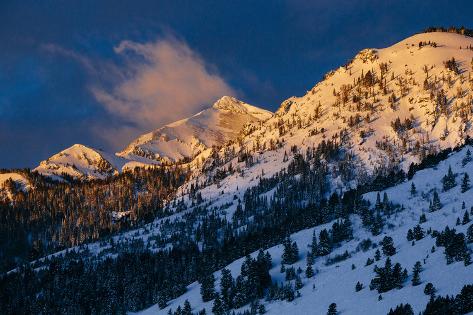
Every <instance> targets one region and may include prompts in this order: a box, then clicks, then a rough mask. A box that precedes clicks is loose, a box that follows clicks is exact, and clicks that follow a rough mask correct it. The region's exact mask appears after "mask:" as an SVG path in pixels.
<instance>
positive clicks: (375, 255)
mask: <svg viewBox="0 0 473 315" xmlns="http://www.w3.org/2000/svg"><path fill="white" fill-rule="evenodd" d="M380 259H381V253H380V251H379V249H377V250H376V252H374V260H376V261H378V260H380Z"/></svg>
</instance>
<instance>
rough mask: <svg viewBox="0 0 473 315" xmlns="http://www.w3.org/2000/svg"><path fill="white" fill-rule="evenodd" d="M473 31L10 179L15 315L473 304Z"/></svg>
mask: <svg viewBox="0 0 473 315" xmlns="http://www.w3.org/2000/svg"><path fill="white" fill-rule="evenodd" d="M472 36H473V32H472V31H470V30H467V29H464V28H450V29H443V28H429V29H427V30H426V31H425V32H422V33H418V34H415V35H413V36H411V37H408V38H406V39H404V40H402V41H400V42H398V43H396V44H394V45H392V46H390V47H387V48H376V49H374V48H370V49H364V50H362V51H360V52H359V53H358V54H357V55H356V56H354V58H353V59H352V60H350V61H349V62H348V63H346V64H345V65H343V66H341V67H339V68H338V69H335V70H333V71H331V72H329V73H327V74H326V75H325V76H324V78H323V79H322V81H320V82H318V83H317V84H316V85H315V86H313V87H312V88H310V89H309V90H308V91H307V93H306V94H305V95H303V96H300V97H291V98H289V99H287V100H285V101H284V102H283V103H282V104H281V106H280V107H279V109H278V110H277V111H276V112H275V113H274V114H273V113H271V112H268V111H266V110H263V109H259V108H257V107H255V106H251V105H249V104H246V103H244V102H242V101H239V100H237V99H235V98H233V97H228V96H224V97H222V98H221V99H220V100H218V101H217V102H216V103H215V104H213V105H212V106H211V107H209V108H207V109H204V110H203V111H201V112H199V113H197V114H195V115H194V116H191V117H188V118H185V119H182V120H179V121H176V122H174V123H171V124H167V125H165V126H162V127H159V128H158V129H156V130H154V131H152V132H150V133H147V134H144V135H142V136H140V137H138V138H137V139H136V140H134V141H133V142H132V143H130V144H129V145H128V146H127V147H126V148H125V149H124V150H122V151H121V152H118V153H116V154H110V153H106V152H103V151H101V150H97V149H92V148H89V147H86V146H84V145H77V144H76V145H74V146H72V147H70V148H68V149H66V150H64V151H62V152H60V153H58V154H56V155H54V156H52V157H51V158H49V159H48V160H46V161H43V162H41V164H40V165H39V166H38V167H37V168H36V169H34V170H33V171H30V170H27V169H24V170H2V171H1V172H0V213H1V214H2V215H1V220H0V272H1V274H2V275H1V277H0V309H2V312H3V313H5V314H18V313H25V314H27V313H28V314H29V313H34V314H43V313H60V314H125V313H133V314H135V313H136V314H171V315H190V314H216V315H224V314H245V315H246V314H330V315H334V314H389V315H410V314H411V315H413V314H424V315H430V314H468V313H472V312H473V264H472V261H471V252H472V250H473V221H472V220H473V194H472V191H473V188H472V184H471V180H470V177H471V176H473V157H472V151H473V141H472V140H471V138H472V137H473V37H472Z"/></svg>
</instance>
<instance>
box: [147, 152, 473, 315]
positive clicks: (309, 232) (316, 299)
mask: <svg viewBox="0 0 473 315" xmlns="http://www.w3.org/2000/svg"><path fill="white" fill-rule="evenodd" d="M467 150H470V151H472V150H473V148H472V147H469V146H468V147H466V148H464V149H463V150H462V151H460V152H458V153H455V154H453V155H452V156H451V157H449V158H448V159H447V160H445V161H442V162H441V163H440V164H439V165H438V166H436V167H434V168H429V169H425V170H422V171H419V172H418V173H417V174H416V175H415V176H414V177H413V179H412V180H409V181H406V182H404V183H402V184H400V185H398V186H395V187H392V188H389V189H387V190H386V191H381V192H379V193H380V195H381V196H383V194H384V193H386V194H387V196H388V200H389V203H392V204H398V205H401V206H402V207H401V208H400V209H397V210H396V211H394V212H392V213H389V214H386V213H384V214H383V219H384V220H385V223H384V228H383V231H382V233H381V234H379V235H376V236H373V235H372V233H370V231H369V230H368V229H367V228H366V227H365V226H363V223H362V219H361V218H360V215H352V216H351V217H350V220H351V221H352V229H353V238H352V239H351V240H349V241H345V242H342V243H341V245H340V246H339V247H336V246H335V247H334V249H333V251H332V252H331V253H330V254H329V255H326V256H320V257H316V258H315V260H314V264H313V265H312V268H313V270H314V271H315V275H314V276H312V277H307V276H306V275H305V271H306V268H307V253H308V252H310V251H311V247H310V244H311V242H312V237H313V233H314V232H315V235H317V236H318V235H319V234H320V231H322V230H323V229H330V227H331V226H332V224H333V223H334V222H330V223H329V224H324V225H320V226H317V227H315V228H311V229H306V230H303V231H301V232H298V233H295V234H293V235H291V240H292V241H295V242H296V243H297V246H298V248H299V251H300V254H299V256H298V259H297V262H296V263H294V264H292V266H293V267H294V268H295V269H296V270H297V269H298V268H301V269H302V271H303V273H302V274H301V275H300V277H301V280H302V285H303V286H302V288H301V289H299V290H298V291H299V293H300V295H301V296H300V297H297V296H296V297H295V299H294V300H293V301H291V302H288V301H270V302H267V301H264V300H261V301H260V303H262V304H264V306H265V310H266V312H267V314H288V313H291V314H308V313H311V314H325V313H326V312H327V309H328V307H329V304H331V303H336V304H337V310H338V311H339V312H340V314H387V313H388V312H389V310H390V308H394V307H395V306H396V305H398V304H401V303H409V304H410V305H411V306H412V308H413V310H414V313H415V314H417V313H418V312H419V311H422V310H424V308H425V306H426V304H427V302H428V301H429V298H430V297H429V296H428V295H427V294H425V293H424V288H425V286H426V284H427V283H429V282H430V283H432V284H433V285H434V287H435V288H436V294H437V295H442V296H445V295H447V294H448V295H456V294H458V293H459V292H460V290H461V288H462V287H463V286H464V285H466V284H472V283H473V276H472V274H473V269H472V268H473V265H472V264H469V265H468V266H465V263H464V261H463V260H462V259H460V260H459V261H453V262H452V263H447V259H446V254H445V248H444V247H441V246H438V245H436V239H435V238H434V237H433V234H434V232H432V231H438V232H442V231H443V230H444V229H445V228H446V227H447V226H448V227H450V228H454V229H455V230H456V231H457V233H464V235H468V236H469V237H471V240H470V242H473V228H472V223H471V222H470V221H468V220H465V219H464V217H465V213H468V214H469V215H468V216H470V217H471V215H473V213H472V212H471V211H470V208H472V209H473V195H472V194H471V192H470V191H471V190H470V188H469V186H468V187H466V188H467V189H468V190H466V191H464V192H463V190H464V189H466V188H462V187H463V186H462V182H463V181H462V178H464V176H465V175H464V174H469V176H470V177H471V176H473V162H471V157H470V158H469V159H468V158H465V157H467ZM449 167H451V169H452V171H453V174H454V176H455V178H456V179H455V182H456V186H454V187H453V188H451V189H449V190H448V191H443V185H442V178H443V177H444V176H445V175H447V174H448V168H449ZM412 184H414V186H415V187H416V189H415V192H413V190H412ZM434 191H437V192H438V194H439V198H440V201H441V208H440V209H439V210H435V211H433V212H432V210H429V208H430V207H429V204H430V203H431V202H432V199H433V194H434ZM376 196H377V192H372V193H368V194H366V195H365V196H364V197H365V199H367V200H369V201H370V202H371V204H372V205H375V204H376V199H377V198H376ZM381 199H382V198H381ZM422 215H425V218H426V221H425V222H422V221H419V220H420V218H421V216H422ZM457 220H459V222H460V223H459V225H458V223H457ZM419 223H420V225H419V226H420V227H421V230H422V237H420V236H419V239H418V240H412V239H411V240H408V239H407V235H408V231H409V229H411V230H412V229H414V227H415V226H417V225H418V224H419ZM468 227H470V228H469V229H470V230H471V231H470V232H467V229H468ZM385 236H389V237H392V239H393V242H394V246H395V248H396V253H395V254H394V255H392V256H390V259H391V260H392V264H393V265H394V264H395V263H400V264H401V266H402V268H406V269H407V271H408V278H407V279H406V280H405V281H404V282H403V284H402V288H396V289H392V290H389V291H387V292H385V293H381V294H380V293H379V292H378V291H377V290H370V288H369V285H370V281H371V279H373V278H374V277H375V272H374V271H373V268H374V266H375V265H377V266H378V267H383V266H384V264H385V261H386V258H387V257H388V256H386V255H385V254H383V251H382V248H381V246H379V245H380V244H381V243H382V240H383V238H384V237H385ZM367 239H369V240H370V242H367V241H365V240H367ZM319 241H320V240H319ZM363 241H364V242H365V243H368V245H367V248H363ZM365 246H366V245H365ZM468 247H469V249H468V250H469V251H471V250H472V249H473V247H472V245H471V243H470V244H469V245H468ZM432 248H434V251H432ZM377 250H379V251H380V252H381V258H380V259H379V260H376V258H375V256H376V251H377ZM268 252H269V253H270V255H271V257H272V262H273V264H272V267H271V270H270V274H271V278H272V281H278V282H281V283H284V282H289V283H291V285H292V286H294V281H286V280H285V273H281V256H282V254H283V246H282V245H279V246H275V247H271V248H269V249H268ZM345 252H347V253H348V255H347V257H343V254H344V253H345ZM256 255H257V253H254V254H253V255H252V256H253V257H254V258H255V257H256ZM337 255H338V257H339V258H340V257H342V258H340V260H341V261H336V262H333V263H330V262H329V261H330V258H332V259H333V258H335V257H337ZM368 259H373V263H372V264H370V265H368V266H367V265H366V262H367V260H368ZM243 261H244V258H241V259H239V260H237V261H235V262H233V263H231V264H230V265H228V266H227V267H226V268H227V269H229V270H230V271H231V272H232V276H233V278H236V277H237V276H238V275H239V274H240V269H241V266H242V263H243ZM417 261H420V262H421V266H422V268H421V269H422V271H421V273H420V284H416V285H413V283H412V278H413V274H412V270H413V266H414V264H415V263H416V262H417ZM289 267H290V265H286V270H287V268H289ZM215 279H216V281H215V284H216V288H217V291H218V287H219V283H220V279H221V272H216V273H215ZM357 282H360V283H361V284H362V289H361V290H360V291H359V292H357V291H356V290H355V285H356V284H357ZM199 292H200V284H199V283H193V284H191V285H190V286H189V287H188V291H187V292H186V293H185V294H183V295H182V296H181V297H179V298H177V299H175V300H172V301H171V302H170V303H169V305H168V306H167V307H165V308H163V309H160V308H159V306H158V305H155V306H153V307H151V308H149V309H147V310H145V311H143V312H140V314H168V311H169V309H172V310H173V311H175V310H176V309H177V307H178V306H181V308H183V307H184V302H185V300H188V301H189V302H190V304H191V306H192V307H193V309H192V311H193V312H198V311H200V310H201V309H203V308H205V309H206V311H207V314H212V308H213V305H214V301H210V302H207V303H203V301H202V298H201V295H200V293H199ZM380 296H381V297H382V299H381V300H379V297H380ZM248 308H249V306H248V305H247V306H246V307H244V308H242V309H239V310H238V311H243V310H245V309H248Z"/></svg>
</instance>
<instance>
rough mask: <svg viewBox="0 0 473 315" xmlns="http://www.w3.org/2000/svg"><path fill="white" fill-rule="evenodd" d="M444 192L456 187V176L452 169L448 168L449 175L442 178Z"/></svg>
mask: <svg viewBox="0 0 473 315" xmlns="http://www.w3.org/2000/svg"><path fill="white" fill-rule="evenodd" d="M442 184H443V190H444V191H447V190H450V189H451V188H453V187H455V186H456V182H455V175H454V174H453V172H452V167H451V166H449V167H448V172H447V174H446V175H445V176H444V177H443V178H442Z"/></svg>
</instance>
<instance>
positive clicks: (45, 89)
mask: <svg viewBox="0 0 473 315" xmlns="http://www.w3.org/2000/svg"><path fill="white" fill-rule="evenodd" d="M472 12H473V2H472V1H412V0H411V1H399V0H398V1H254V0H253V1H179V0H173V1H156V0H149V1H137V0H135V1H121V0H111V1H97V0H92V1H88V0H82V1H48V0H42V1H36V0H34V1H27V0H23V1H16V0H12V1H9V0H3V1H0V168H13V167H32V166H34V165H36V164H37V163H38V162H39V161H40V160H42V159H45V158H47V157H48V156H50V155H51V154H53V153H55V152H57V151H59V150H61V149H63V148H65V147H67V146H70V145H72V144H74V143H83V144H86V145H91V146H94V147H99V148H104V149H107V150H117V149H118V148H120V147H121V146H123V145H125V144H126V143H127V142H128V141H129V140H130V139H131V138H132V137H133V136H135V135H137V134H139V133H141V132H145V131H149V130H148V129H152V128H155V127H158V126H157V125H156V126H154V125H153V124H156V123H158V122H163V123H164V122H168V121H170V120H173V119H178V118H181V117H180V116H182V115H183V114H184V113H185V114H189V113H190V112H196V111H198V110H199V109H201V108H202V106H203V105H204V103H206V102H212V101H214V100H215V98H216V95H218V94H219V93H221V92H222V93H227V94H234V95H235V96H237V97H239V98H240V99H242V100H244V101H246V102H248V103H250V104H254V105H258V106H262V107H265V108H268V109H270V110H275V109H277V107H278V106H279V104H280V103H281V102H282V101H283V100H284V99H286V98H288V97H290V96H292V95H302V94H304V93H305V91H306V90H308V89H310V88H311V87H312V86H313V85H314V84H315V83H316V82H317V81H319V80H320V78H321V77H322V75H323V74H324V73H325V72H327V71H328V70H330V69H333V68H336V67H338V66H339V65H341V64H343V63H345V62H346V61H347V60H349V59H350V58H351V57H353V55H354V54H356V53H357V52H358V51H359V50H360V49H363V48H366V47H384V46H387V45H390V44H392V43H394V42H396V41H398V40H401V39H402V38H404V37H406V36H409V35H411V34H413V33H415V32H418V31H420V30H422V29H424V28H425V27H427V26H429V25H441V26H450V25H456V26H461V25H465V26H466V27H470V28H471V27H473V18H472V15H471V13H472ZM124 41H129V42H128V44H123V42H124ZM120 43H122V44H123V45H122V46H123V47H124V49H120V48H118V47H119V46H120ZM141 44H142V45H141ZM174 53H176V54H178V53H179V54H181V55H182V56H183V57H182V58H174V57H172V56H171V57H170V55H173V54H174ZM167 62H169V64H170V65H167V64H166V63H167ZM181 65H182V66H181ZM187 70H189V71H187ZM188 72H189V73H190V74H189V73H188ZM176 73H177V74H176ZM161 75H162V77H163V81H165V82H164V83H163V84H164V86H163V87H162V86H158V88H157V90H158V93H155V94H156V95H154V94H153V95H152V96H150V97H147V96H146V97H143V96H142V94H143V93H145V94H146V91H148V90H149V89H148V90H147V89H146V88H147V87H148V88H149V85H147V83H146V82H148V81H149V80H151V79H152V78H161ZM143 78H146V79H147V80H148V81H146V80H145V79H143ZM142 79H143V80H142ZM197 79H198V80H200V81H199V82H201V84H202V85H204V86H200V87H198V88H195V84H194V83H193V80H197ZM145 81H146V82H145ZM155 81H156V80H155ZM157 81H159V80H157ZM157 81H156V82H157ZM153 82H154V81H153ZM174 82H179V84H174ZM156 84H158V83H156ZM159 84H161V83H159ZM166 84H167V85H168V86H166ZM173 84H174V86H175V85H179V86H178V87H176V88H175V89H173V88H172V87H173ZM206 84H207V85H210V86H211V87H210V88H209V89H206V87H205V85H206ZM169 85H171V86H169ZM136 87H138V88H139V89H138V91H139V93H138V94H139V95H136V93H135V94H134V91H135V90H136V89H135V88H136ZM151 88H153V86H152V85H151ZM184 90H185V91H184ZM97 91H98V92H97ZM201 91H202V93H201ZM99 92H103V93H99ZM162 93H166V96H162V95H161V94H162ZM173 93H177V94H176V95H175V96H176V99H179V100H177V101H176V103H175V104H170V103H171V101H170V99H173V97H174V94H173ZM110 96H111V97H110ZM189 98H191V99H193V100H195V101H189ZM130 100H131V102H132V103H133V104H134V105H133V106H135V107H130V106H128V103H126V104H124V103H125V102H130ZM150 102H155V103H156V104H154V103H153V104H152V105H150ZM186 102H187V103H192V104H191V105H189V106H190V107H189V106H187V105H184V104H187V103H186ZM141 103H145V104H144V105H143V104H141ZM115 106H116V108H115ZM143 106H144V107H143ZM150 106H151V107H150ZM160 106H162V108H161V107H160ZM178 107H182V109H179V108H178ZM130 108H132V109H133V108H135V109H136V110H135V112H136V111H137V110H139V109H141V108H144V109H146V110H148V111H147V112H146V111H145V110H143V113H142V114H141V115H139V114H136V113H134V112H133V110H131V111H130ZM150 116H152V118H150ZM148 118H150V119H148ZM140 119H143V120H146V123H145V122H143V123H142V121H140ZM112 138H113V139H112Z"/></svg>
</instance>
